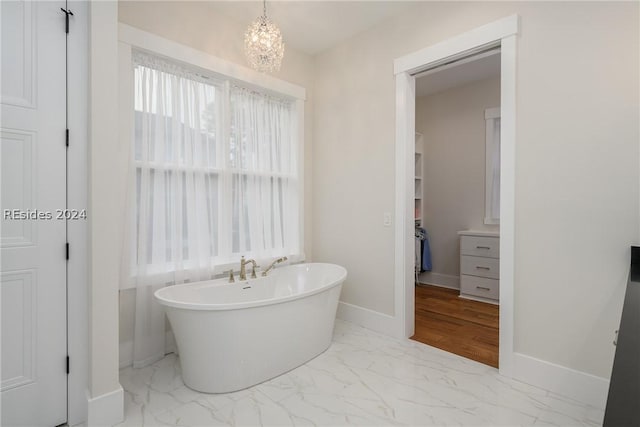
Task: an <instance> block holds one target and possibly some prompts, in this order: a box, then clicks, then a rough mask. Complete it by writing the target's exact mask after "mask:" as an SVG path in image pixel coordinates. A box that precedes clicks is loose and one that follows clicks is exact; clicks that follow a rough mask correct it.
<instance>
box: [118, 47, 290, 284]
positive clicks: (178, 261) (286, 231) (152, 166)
mask: <svg viewBox="0 0 640 427" xmlns="http://www.w3.org/2000/svg"><path fill="white" fill-rule="evenodd" d="M134 114H135V123H134V130H135V132H134V147H133V159H134V162H133V163H134V165H133V167H134V168H135V183H134V184H133V185H134V187H135V203H134V209H133V211H134V212H132V215H133V216H134V218H133V222H134V227H133V228H134V231H135V232H134V233H131V236H132V242H131V244H132V247H133V254H134V256H132V257H131V258H132V263H134V266H133V267H134V275H136V276H147V275H155V274H159V273H175V272H179V271H185V270H186V271H202V272H208V273H211V272H212V271H213V269H214V267H215V266H217V265H220V264H227V263H230V262H237V260H238V259H239V257H240V255H246V256H247V257H252V258H267V257H276V256H282V255H287V256H292V255H299V254H300V253H301V248H300V232H299V222H300V218H299V216H300V203H299V201H300V191H301V188H300V183H299V165H298V155H297V150H298V140H297V139H298V137H297V131H296V129H297V128H296V123H297V122H296V119H297V118H296V110H295V103H294V102H293V101H292V100H289V99H284V98H279V97H276V96H272V95H269V94H267V93H263V92H259V91H255V90H252V89H249V88H245V87H241V86H238V85H236V84H234V83H233V82H232V81H230V80H224V79H216V78H215V77H211V76H205V75H201V74H199V73H198V72H196V71H193V70H189V69H188V68H187V67H183V66H180V65H178V64H174V63H171V62H169V61H165V60H162V59H160V58H156V57H153V56H150V55H147V54H144V53H138V52H136V53H135V54H134Z"/></svg>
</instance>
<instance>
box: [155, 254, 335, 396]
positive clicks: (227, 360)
mask: <svg viewBox="0 0 640 427" xmlns="http://www.w3.org/2000/svg"><path fill="white" fill-rule="evenodd" d="M346 277H347V270H345V268H344V267H341V266H338V265H334V264H319V263H314V264H297V265H290V266H286V267H281V268H278V269H275V270H273V271H272V272H271V273H270V274H269V275H268V276H267V277H259V278H257V279H249V280H245V281H236V283H228V279H219V280H211V281H206V282H197V283H189V284H185V285H175V286H169V287H166V288H162V289H160V290H158V291H157V292H156V293H155V296H156V298H157V299H158V300H159V302H160V303H161V304H163V305H165V306H166V312H167V316H168V317H169V322H170V323H171V328H172V329H173V333H174V335H175V338H176V343H177V345H178V351H179V353H180V364H181V366H182V376H183V380H184V383H185V384H186V385H187V386H188V387H190V388H192V389H194V390H197V391H202V392H205V393H227V392H231V391H236V390H241V389H244V388H247V387H250V386H252V385H255V384H258V383H261V382H263V381H266V380H268V379H270V378H273V377H276V376H278V375H281V374H283V373H285V372H287V371H289V370H291V369H293V368H295V367H297V366H300V365H302V364H303V363H305V362H307V361H308V360H310V359H313V358H314V357H316V356H317V355H319V354H320V353H322V352H323V351H325V350H326V349H327V348H328V347H329V345H330V344H331V339H332V336H333V326H334V321H335V317H336V309H337V306H338V299H339V297H340V291H341V289H342V283H343V282H344V280H345V278H346Z"/></svg>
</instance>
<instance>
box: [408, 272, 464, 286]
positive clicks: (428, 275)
mask: <svg viewBox="0 0 640 427" xmlns="http://www.w3.org/2000/svg"><path fill="white" fill-rule="evenodd" d="M418 280H419V281H420V283H424V284H427V285H434V286H440V287H442V288H450V289H460V276H452V275H449V274H440V273H434V272H432V271H425V272H424V273H420V274H419V275H418Z"/></svg>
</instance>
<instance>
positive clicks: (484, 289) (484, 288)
mask: <svg viewBox="0 0 640 427" xmlns="http://www.w3.org/2000/svg"><path fill="white" fill-rule="evenodd" d="M476 289H482V290H483V291H490V290H491V289H490V288H487V287H484V286H476Z"/></svg>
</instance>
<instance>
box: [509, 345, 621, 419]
mask: <svg viewBox="0 0 640 427" xmlns="http://www.w3.org/2000/svg"><path fill="white" fill-rule="evenodd" d="M513 378H514V379H516V380H518V381H522V382H524V383H527V384H531V385H533V386H536V387H540V388H542V389H545V390H549V391H552V392H554V393H557V394H560V395H562V396H566V397H569V398H571V399H574V400H577V401H579V402H582V403H586V404H589V405H592V406H595V407H597V408H600V409H604V408H605V406H606V404H607V394H608V393H609V381H608V380H607V379H605V378H601V377H596V376H595V375H591V374H587V373H585V372H581V371H576V370H574V369H571V368H567V367H565V366H560V365H556V364H554V363H551V362H547V361H544V360H540V359H536V358H535V357H531V356H527V355H524V354H521V353H514V354H513Z"/></svg>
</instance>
